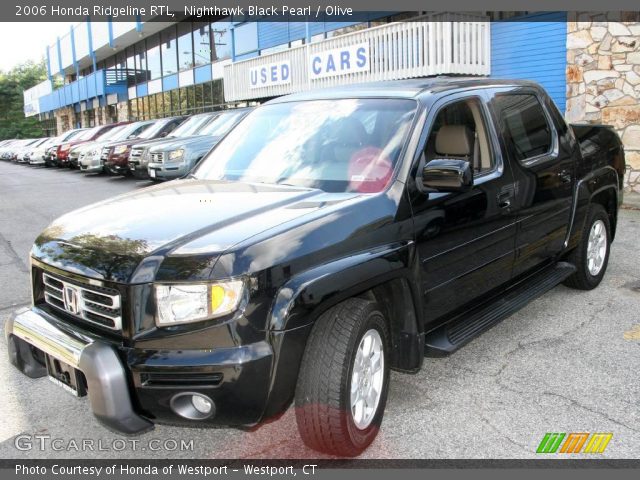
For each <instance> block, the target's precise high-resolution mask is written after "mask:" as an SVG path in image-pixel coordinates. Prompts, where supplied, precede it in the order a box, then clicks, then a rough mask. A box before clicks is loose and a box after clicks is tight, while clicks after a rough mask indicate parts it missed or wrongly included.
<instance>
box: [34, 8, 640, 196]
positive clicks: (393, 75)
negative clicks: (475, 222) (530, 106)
mask: <svg viewBox="0 0 640 480" xmlns="http://www.w3.org/2000/svg"><path fill="white" fill-rule="evenodd" d="M637 15H638V14H637V13H629V14H622V15H617V16H616V17H611V18H609V17H607V16H602V15H597V14H586V13H570V14H567V13H564V12H548V13H535V14H530V15H522V14H519V15H518V16H511V15H507V17H509V18H506V19H505V18H501V17H503V16H504V15H500V17H498V16H496V15H492V14H486V15H485V14H477V13H475V14H445V13H436V14H426V13H425V14H423V15H422V16H420V17H415V16H414V18H411V19H410V21H408V19H407V17H409V16H410V15H409V14H403V13H400V14H388V13H387V14H384V13H377V14H374V13H371V14H368V15H367V16H365V18H359V19H358V21H354V22H329V21H314V22H268V21H258V22H255V21H252V22H236V21H234V20H233V19H231V18H219V19H213V21H202V19H198V18H187V19H184V20H182V21H180V22H175V23H167V22H164V23H163V22H144V23H141V22H115V21H114V22H83V23H80V24H78V25H75V26H73V27H72V28H70V30H69V32H68V33H66V34H65V35H62V36H61V37H59V38H58V39H57V40H56V41H55V42H54V43H53V44H52V45H49V46H48V47H47V48H46V53H45V61H46V65H47V70H48V73H49V79H48V80H46V81H45V82H43V83H42V84H40V85H37V86H36V87H34V88H33V89H31V90H29V91H26V92H25V114H26V115H38V116H39V118H40V120H41V121H42V124H43V127H44V128H45V130H46V131H47V132H48V133H49V134H55V133H61V132H62V131H64V130H67V129H69V128H73V127H78V126H92V125H97V124H105V123H109V122H115V121H121V120H137V119H148V118H158V117H166V116H171V115H185V114H191V113H198V112H203V111H208V110H214V109H220V108H227V107H229V106H234V105H241V104H247V103H255V102H261V101H264V100H267V99H269V98H273V97H275V96H278V95H283V94H287V93H292V92H297V91H303V90H308V89H314V88H322V87H325V86H332V85H343V84H347V83H356V82H367V81H374V80H385V79H386V80H390V79H400V78H411V77H421V76H432V75H441V74H449V75H481V76H494V77H502V78H525V79H531V80H535V81H537V82H539V83H540V84H542V85H543V86H544V87H545V88H546V90H547V91H548V92H549V94H550V95H551V97H552V98H553V99H554V101H555V102H556V104H557V105H558V108H559V109H560V110H561V111H562V112H563V113H565V115H566V116H567V119H568V120H569V121H571V122H598V123H607V124H611V125H613V126H614V128H616V130H617V131H618V132H619V133H620V135H621V137H622V139H623V142H624V143H625V148H626V152H627V162H628V164H629V167H630V170H629V171H628V173H627V178H626V179H625V181H626V185H627V187H628V189H633V190H636V191H640V101H639V98H640V22H639V20H640V19H638V18H637Z"/></svg>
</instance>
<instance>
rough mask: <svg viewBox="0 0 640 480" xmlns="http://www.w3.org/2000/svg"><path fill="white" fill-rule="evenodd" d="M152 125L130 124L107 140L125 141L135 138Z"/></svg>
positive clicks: (150, 123) (149, 123)
mask: <svg viewBox="0 0 640 480" xmlns="http://www.w3.org/2000/svg"><path fill="white" fill-rule="evenodd" d="M151 125H153V123H152V122H148V123H142V122H136V123H130V124H129V125H125V126H124V128H123V129H122V130H120V131H119V132H118V133H117V134H116V135H114V136H113V137H112V138H110V139H109V140H127V139H128V138H129V137H132V138H133V137H137V136H139V135H140V133H141V132H143V131H144V130H146V129H147V128H149V127H150V126H151Z"/></svg>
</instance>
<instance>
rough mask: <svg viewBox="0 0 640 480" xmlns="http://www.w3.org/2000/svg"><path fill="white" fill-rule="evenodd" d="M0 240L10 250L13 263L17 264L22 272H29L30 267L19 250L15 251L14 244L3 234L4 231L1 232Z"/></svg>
mask: <svg viewBox="0 0 640 480" xmlns="http://www.w3.org/2000/svg"><path fill="white" fill-rule="evenodd" d="M0 242H2V244H3V245H4V246H5V249H6V250H7V252H9V257H11V258H12V259H13V261H12V262H11V263H15V264H17V265H18V268H19V270H20V271H21V272H23V273H28V272H29V267H28V266H27V265H26V264H25V263H24V261H23V260H22V258H21V257H20V255H18V252H16V251H15V249H14V248H13V245H11V242H10V241H9V240H7V239H6V238H5V237H4V235H2V232H0Z"/></svg>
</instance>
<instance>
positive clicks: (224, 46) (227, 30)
mask: <svg viewBox="0 0 640 480" xmlns="http://www.w3.org/2000/svg"><path fill="white" fill-rule="evenodd" d="M211 42H212V45H211V50H212V51H211V60H212V61H214V62H217V61H220V60H225V59H227V58H231V22H229V21H220V22H214V23H212V24H211ZM256 47H257V41H256ZM236 53H237V52H236Z"/></svg>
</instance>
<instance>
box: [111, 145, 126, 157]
mask: <svg viewBox="0 0 640 480" xmlns="http://www.w3.org/2000/svg"><path fill="white" fill-rule="evenodd" d="M128 148H129V146H128V145H118V146H117V147H116V148H115V149H114V150H113V153H114V154H115V155H119V154H121V153H124V152H126V151H127V149H128Z"/></svg>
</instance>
